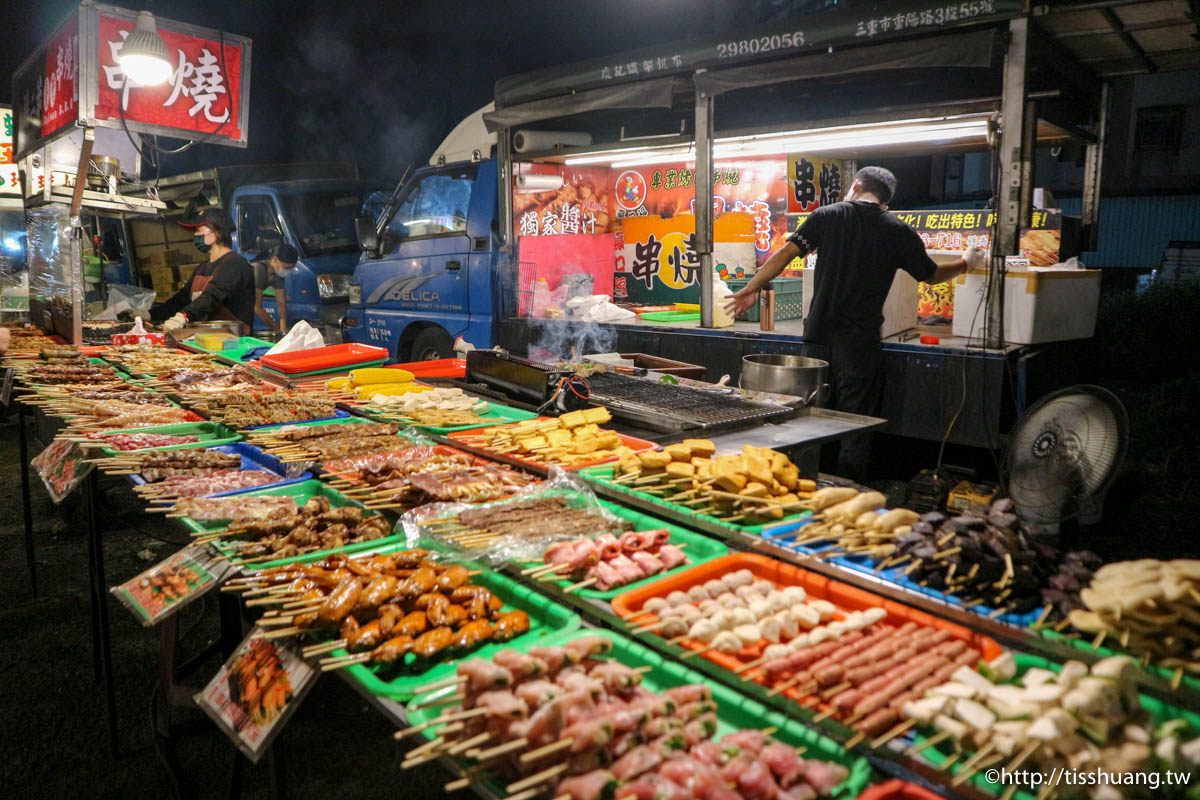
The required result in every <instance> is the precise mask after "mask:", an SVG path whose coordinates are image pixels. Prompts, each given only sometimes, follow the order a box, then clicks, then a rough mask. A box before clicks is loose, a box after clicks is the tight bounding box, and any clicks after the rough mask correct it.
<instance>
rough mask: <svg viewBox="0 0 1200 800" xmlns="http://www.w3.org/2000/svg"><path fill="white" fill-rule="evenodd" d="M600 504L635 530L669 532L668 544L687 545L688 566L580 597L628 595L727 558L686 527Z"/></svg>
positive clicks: (725, 550) (716, 546) (565, 584)
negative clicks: (636, 589) (644, 585)
mask: <svg viewBox="0 0 1200 800" xmlns="http://www.w3.org/2000/svg"><path fill="white" fill-rule="evenodd" d="M600 505H601V506H603V507H604V509H605V510H606V511H609V512H611V513H612V514H615V515H616V516H618V517H620V518H621V519H623V520H625V521H627V522H629V523H630V524H631V525H632V526H633V530H635V531H652V530H658V529H659V528H666V529H667V530H669V531H670V532H671V540H670V541H671V544H674V545H681V544H687V549H686V550H685V551H684V554H685V555H686V556H687V557H688V563H686V564H680V565H679V566H678V567H676V568H675V569H670V570H667V571H666V572H660V573H658V574H657V575H651V576H649V577H647V578H643V579H642V580H640V581H634V582H633V583H627V584H625V585H624V586H618V587H616V588H614V589H609V590H607V591H604V592H601V591H597V590H595V589H580V590H578V591H577V592H575V593H574V594H576V595H578V596H579V597H586V598H592V599H595V600H612V599H613V598H614V597H616V596H617V595H619V594H621V593H622V592H628V591H629V590H630V589H634V588H636V587H638V586H641V585H642V584H643V583H649V582H650V581H656V580H658V579H659V578H662V577H665V576H667V575H673V574H675V573H676V572H679V571H680V570H683V569H687V568H689V567H694V566H696V565H697V564H703V563H704V562H706V561H712V560H713V559H714V558H717V557H719V556H723V555H727V554H728V553H729V548H728V547H726V546H725V545H724V544H723V543H721V542H718V541H717V540H716V539H710V538H709V537H707V536H704V535H703V534H700V533H693V532H692V531H689V530H687V529H686V528H681V527H679V526H678V525H672V524H670V523H669V522H663V521H662V520H661V519H659V518H658V517H652V516H650V515H649V514H643V513H641V512H640V511H634V510H633V509H630V508H625V507H624V506H619V505H617V504H615V503H610V502H608V501H606V500H601V501H600ZM529 563H533V562H529ZM523 566H524V565H523ZM555 583H557V584H558V585H559V586H560V587H562V588H566V587H568V586H570V585H571V584H572V583H573V581H570V580H565V579H564V580H560V581H555Z"/></svg>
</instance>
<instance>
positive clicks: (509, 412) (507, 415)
mask: <svg viewBox="0 0 1200 800" xmlns="http://www.w3.org/2000/svg"><path fill="white" fill-rule="evenodd" d="M488 405H490V406H491V410H490V411H488V412H487V413H486V414H484V415H483V416H485V417H503V419H501V420H496V419H492V420H489V421H487V422H477V423H475V424H474V425H455V426H453V427H449V428H445V427H441V428H439V427H437V426H434V425H422V424H420V423H419V422H404V423H401V424H404V425H407V426H409V427H410V428H418V429H420V430H423V431H425V432H427V433H434V434H438V435H440V436H444V435H446V434H448V433H454V432H455V431H469V430H471V429H473V428H487V427H490V426H492V425H504V424H505V423H508V422H520V421H522V420H526V419H533V418H534V417H536V416H537V414H536V413H534V412H532V411H526V410H524V409H522V408H513V407H511V406H502V405H500V404H499V403H488ZM365 413H367V414H370V415H371V416H373V417H378V418H380V419H387V418H388V416H387V414H386V413H385V412H383V411H375V410H371V409H366V410H365Z"/></svg>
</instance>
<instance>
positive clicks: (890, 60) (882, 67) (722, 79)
mask: <svg viewBox="0 0 1200 800" xmlns="http://www.w3.org/2000/svg"><path fill="white" fill-rule="evenodd" d="M995 39H996V33H995V31H992V30H981V31H973V32H971V33H956V34H949V35H943V36H932V37H926V38H922V39H918V40H915V41H899V42H888V43H886V44H880V45H874V46H871V47H858V48H854V49H850V50H841V51H835V52H832V53H816V54H813V55H806V56H798V57H796V58H789V59H784V60H778V61H767V62H764V63H760V64H748V65H746V66H742V67H732V68H730V69H720V70H708V71H705V72H699V73H697V74H696V75H695V77H694V78H693V81H694V82H695V85H696V89H697V90H699V91H700V92H702V93H704V94H708V95H718V94H721V93H723V92H729V91H733V90H735V89H750V88H754V87H756V86H768V85H770V84H776V83H789V82H791V81H799V80H812V79H817V78H824V77H829V76H833V75H851V74H855V73H862V72H882V71H887V70H912V69H929V68H946V69H963V68H971V67H982V68H986V67H989V66H991V63H992V47H993V45H994V43H995Z"/></svg>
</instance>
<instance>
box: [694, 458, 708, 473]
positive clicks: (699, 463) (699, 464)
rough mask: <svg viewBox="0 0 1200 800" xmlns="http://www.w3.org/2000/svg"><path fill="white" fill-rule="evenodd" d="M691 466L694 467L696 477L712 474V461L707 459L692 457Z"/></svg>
mask: <svg viewBox="0 0 1200 800" xmlns="http://www.w3.org/2000/svg"><path fill="white" fill-rule="evenodd" d="M692 466H693V467H695V468H696V477H697V478H707V477H709V476H711V475H712V462H711V461H708V460H707V459H703V458H701V459H692Z"/></svg>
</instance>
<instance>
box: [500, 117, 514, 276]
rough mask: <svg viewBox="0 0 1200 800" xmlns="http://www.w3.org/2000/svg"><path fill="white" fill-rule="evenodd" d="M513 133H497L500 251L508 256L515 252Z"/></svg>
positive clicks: (503, 131)
mask: <svg viewBox="0 0 1200 800" xmlns="http://www.w3.org/2000/svg"><path fill="white" fill-rule="evenodd" d="M511 142H512V131H511V130H509V129H508V128H501V129H500V130H499V131H497V133H496V184H497V189H498V191H499V192H500V196H499V211H500V249H501V250H502V251H503V252H505V253H508V254H510V255H511V254H512V251H513V215H512V211H513V201H512V189H513V187H512V145H511ZM514 289H515V287H514Z"/></svg>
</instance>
